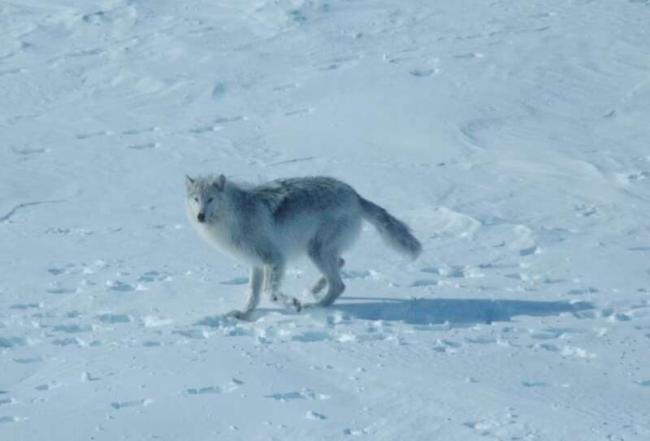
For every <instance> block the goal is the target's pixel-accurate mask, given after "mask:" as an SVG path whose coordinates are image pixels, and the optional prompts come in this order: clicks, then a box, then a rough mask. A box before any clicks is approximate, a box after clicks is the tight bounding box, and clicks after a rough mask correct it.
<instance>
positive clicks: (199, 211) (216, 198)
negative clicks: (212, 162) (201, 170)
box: [185, 175, 226, 224]
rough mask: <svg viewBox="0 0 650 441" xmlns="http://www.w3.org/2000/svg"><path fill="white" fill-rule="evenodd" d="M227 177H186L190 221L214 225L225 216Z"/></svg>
mask: <svg viewBox="0 0 650 441" xmlns="http://www.w3.org/2000/svg"><path fill="white" fill-rule="evenodd" d="M225 188H226V177H225V176H224V175H219V176H218V177H212V176H210V177H197V178H190V177H189V176H185V189H186V192H187V193H186V201H187V213H188V215H189V217H190V220H192V221H194V222H199V223H208V224H209V223H212V222H215V221H217V220H218V219H219V218H220V217H222V215H223V211H224V209H225V200H224V196H225V195H224V189H225Z"/></svg>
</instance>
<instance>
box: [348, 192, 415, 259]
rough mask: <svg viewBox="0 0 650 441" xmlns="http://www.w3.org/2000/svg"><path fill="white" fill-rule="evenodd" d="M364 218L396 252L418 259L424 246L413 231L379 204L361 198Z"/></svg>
mask: <svg viewBox="0 0 650 441" xmlns="http://www.w3.org/2000/svg"><path fill="white" fill-rule="evenodd" d="M359 203H360V204H361V209H362V210H363V218H364V219H366V220H367V221H368V222H370V223H371V224H373V225H374V226H375V228H377V230H378V231H379V234H380V235H381V237H382V238H383V239H384V240H385V241H386V242H387V243H388V245H390V246H391V247H392V248H394V249H395V250H397V251H399V252H400V253H403V254H406V255H408V256H410V257H411V258H412V259H415V258H417V257H418V256H419V255H420V252H421V251H422V244H421V243H420V241H419V240H417V239H416V238H415V237H414V236H413V234H412V233H411V229H410V228H409V227H408V226H407V225H406V224H405V223H404V222H402V221H400V220H399V219H396V218H395V217H393V216H391V214H390V213H388V211H386V210H385V209H383V208H381V207H380V206H379V205H377V204H373V203H372V202H370V201H369V200H367V199H364V198H362V197H361V196H359Z"/></svg>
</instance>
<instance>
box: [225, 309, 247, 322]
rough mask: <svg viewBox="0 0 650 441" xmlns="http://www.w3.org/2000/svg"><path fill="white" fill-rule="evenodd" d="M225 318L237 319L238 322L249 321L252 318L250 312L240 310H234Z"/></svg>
mask: <svg viewBox="0 0 650 441" xmlns="http://www.w3.org/2000/svg"><path fill="white" fill-rule="evenodd" d="M224 317H227V318H235V319H237V320H249V319H250V317H251V313H250V312H244V311H238V310H236V309H235V310H233V311H230V312H229V313H227V314H226V315H225V316H224Z"/></svg>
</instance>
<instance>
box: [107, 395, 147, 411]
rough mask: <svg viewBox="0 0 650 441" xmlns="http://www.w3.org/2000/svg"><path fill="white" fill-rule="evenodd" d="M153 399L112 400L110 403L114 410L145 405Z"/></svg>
mask: <svg viewBox="0 0 650 441" xmlns="http://www.w3.org/2000/svg"><path fill="white" fill-rule="evenodd" d="M151 403H153V400H152V399H150V398H144V399H142V400H133V401H114V402H112V403H111V407H112V408H113V409H115V410H122V409H128V408H133V407H147V406H149V405H150V404H151Z"/></svg>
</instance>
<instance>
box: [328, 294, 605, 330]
mask: <svg viewBox="0 0 650 441" xmlns="http://www.w3.org/2000/svg"><path fill="white" fill-rule="evenodd" d="M593 307H594V306H593V304H591V303H588V302H578V303H569V302H557V301H556V302H553V301H532V300H487V299H410V300H405V299H392V298H368V297H344V298H343V299H342V300H340V301H339V302H337V303H335V304H334V305H333V306H332V307H331V308H333V309H336V310H339V311H342V312H343V313H345V314H346V315H349V316H350V317H355V318H358V319H363V320H384V321H400V322H404V323H409V324H413V325H427V324H441V323H449V324H452V325H460V326H471V325H473V324H480V323H483V324H485V323H488V324H489V323H492V322H500V321H504V322H505V321H510V320H511V319H512V318H513V317H515V316H521V315H527V316H538V317H540V316H554V315H560V314H562V313H572V314H575V313H577V312H580V311H584V310H588V309H593Z"/></svg>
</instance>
